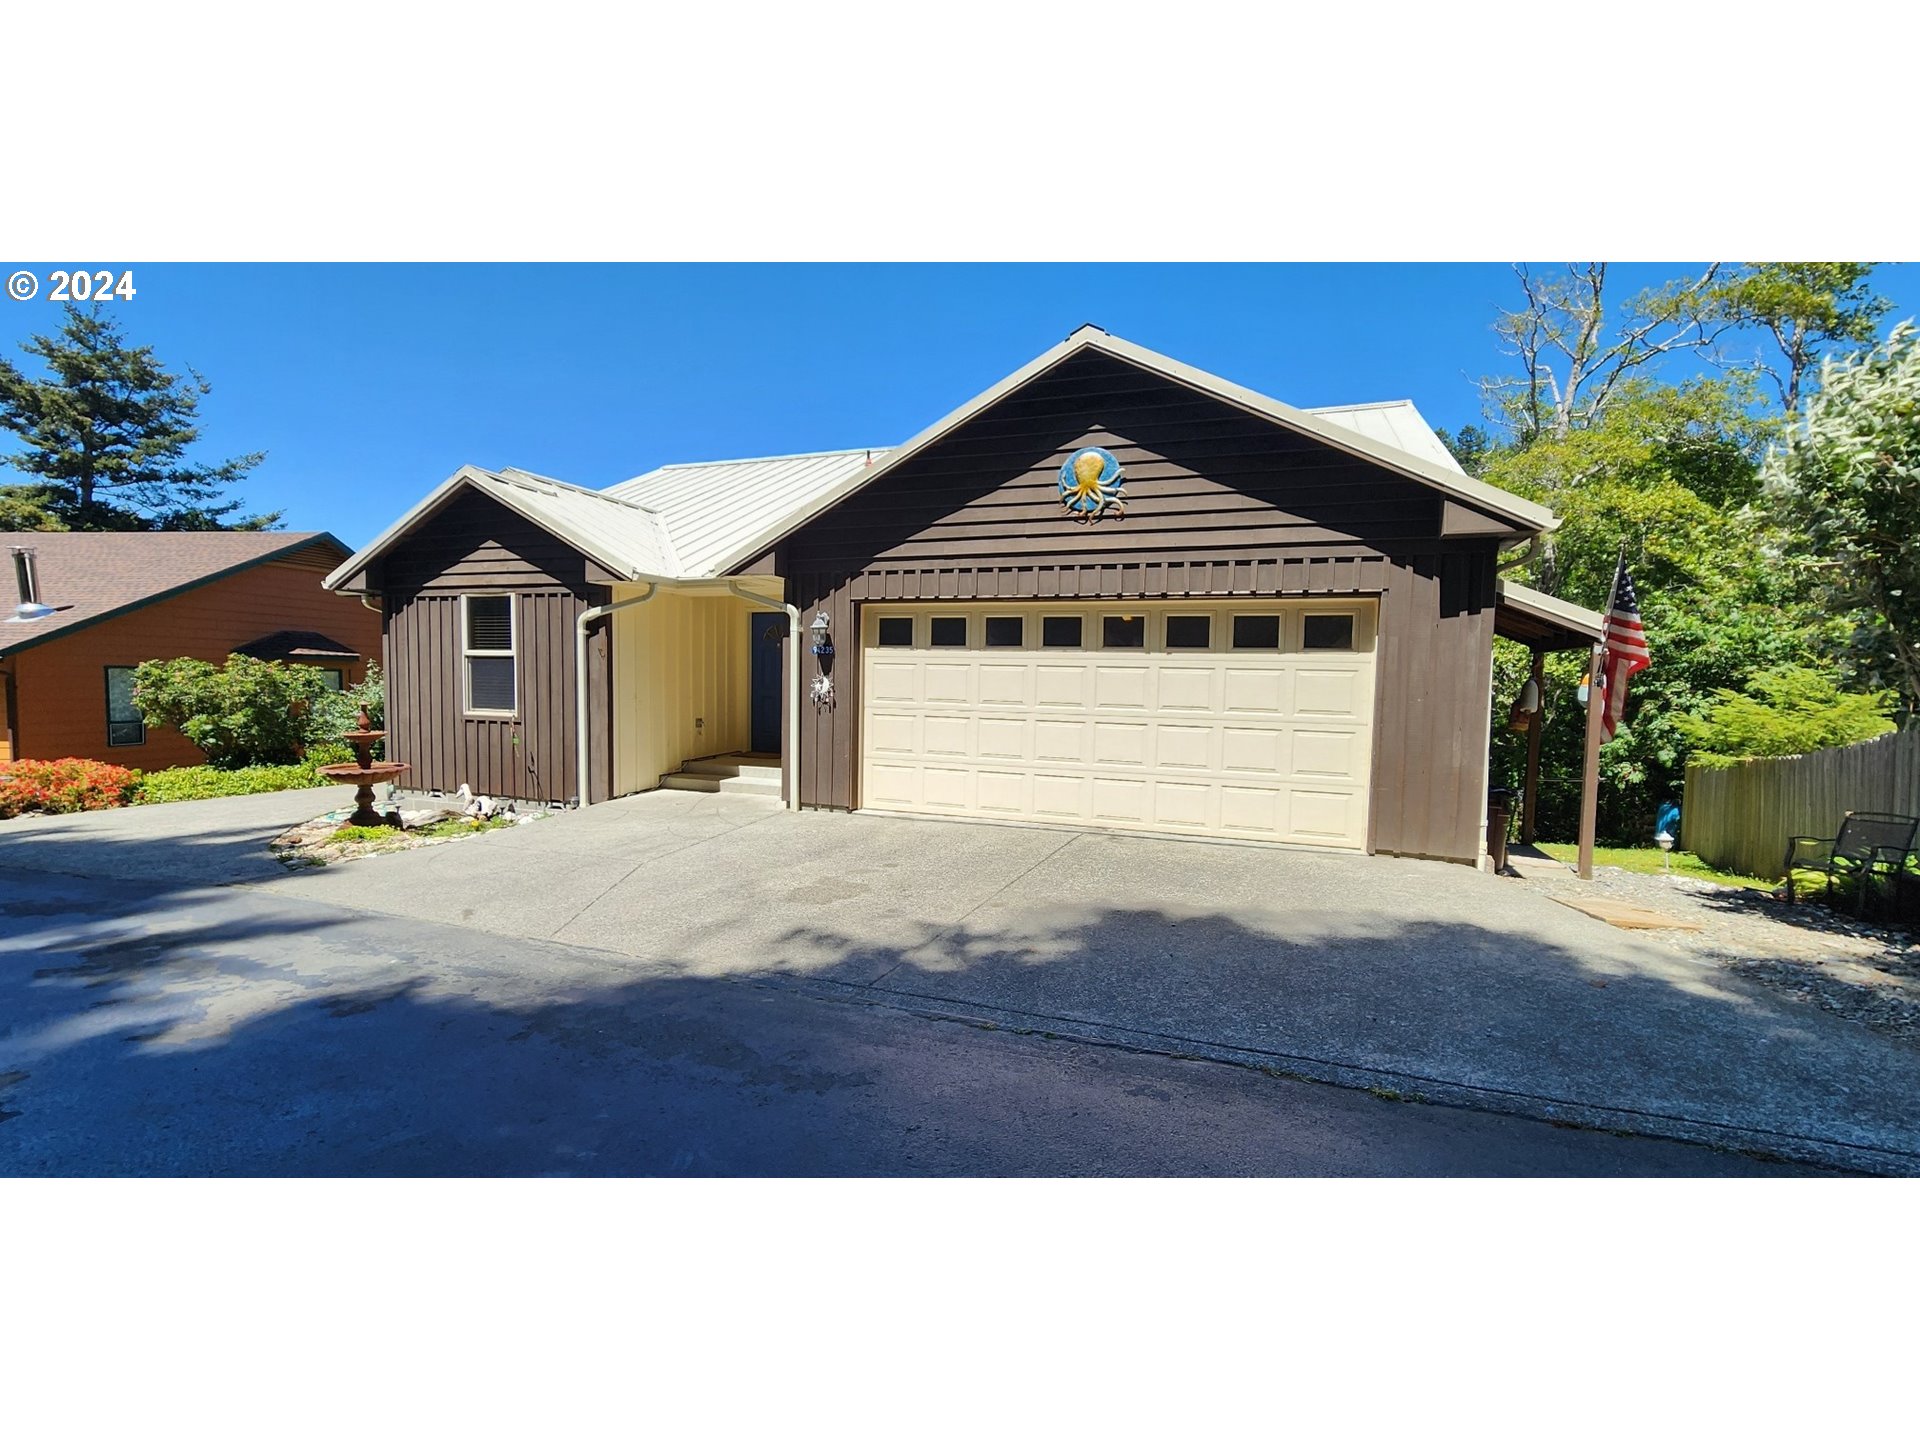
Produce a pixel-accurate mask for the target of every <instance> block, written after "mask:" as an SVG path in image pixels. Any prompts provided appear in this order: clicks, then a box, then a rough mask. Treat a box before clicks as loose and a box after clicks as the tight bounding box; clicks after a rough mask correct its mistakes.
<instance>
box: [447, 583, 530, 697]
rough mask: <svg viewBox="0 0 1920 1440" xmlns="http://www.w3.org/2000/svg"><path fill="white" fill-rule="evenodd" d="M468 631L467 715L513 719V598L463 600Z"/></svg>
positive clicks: (509, 596)
mask: <svg viewBox="0 0 1920 1440" xmlns="http://www.w3.org/2000/svg"><path fill="white" fill-rule="evenodd" d="M460 600H461V609H462V611H463V612H464V614H463V617H462V619H463V625H464V627H465V631H466V645H465V649H466V668H467V713H468V714H469V715H511V714H513V713H514V712H515V709H516V706H517V702H518V698H519V697H518V694H517V687H516V686H515V683H514V674H515V668H516V667H515V665H514V650H513V639H514V636H513V597H512V596H511V595H463V596H461V597H460Z"/></svg>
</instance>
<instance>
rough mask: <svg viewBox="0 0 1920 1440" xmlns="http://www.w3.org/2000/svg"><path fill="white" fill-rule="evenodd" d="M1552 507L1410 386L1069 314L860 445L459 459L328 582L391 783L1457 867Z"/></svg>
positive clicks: (1540, 612) (1572, 631) (1555, 605)
mask: <svg viewBox="0 0 1920 1440" xmlns="http://www.w3.org/2000/svg"><path fill="white" fill-rule="evenodd" d="M1554 523H1555V522H1554V519H1553V517H1552V515H1551V514H1549V513H1548V512H1547V511H1546V510H1544V509H1543V508H1541V507H1540V506H1538V505H1535V504H1533V503H1532V502H1530V501H1527V500H1525V499H1522V498H1520V497H1519V496H1515V495H1511V494H1508V493H1506V492H1504V491H1501V490H1498V489H1496V488H1494V487H1492V486H1490V485H1487V484H1484V483H1483V482H1480V481H1477V480H1474V479H1472V478H1471V477H1469V476H1467V475H1466V474H1464V473H1463V472H1462V471H1461V470H1460V468H1459V467H1458V465H1457V464H1456V463H1455V462H1454V460H1453V458H1452V456H1451V455H1450V454H1449V453H1448V452H1447V450H1446V449H1445V447H1444V446H1443V445H1441V444H1440V442H1439V440H1438V438H1437V437H1436V436H1435V435H1434V434H1433V432H1432V430H1431V429H1429V428H1428V427H1427V425H1426V424H1425V422H1424V421H1423V420H1422V419H1421V418H1420V416H1419V412H1418V411H1417V410H1415V409H1414V407H1413V406H1412V405H1411V404H1410V403H1408V402H1405V401H1395V402H1387V403H1382V404H1373V405H1359V406H1344V407H1336V408H1333V409H1327V410H1318V411H1306V410H1298V409H1294V408H1293V407H1290V406H1286V405H1282V404H1280V403H1279V402H1277V401H1274V400H1271V399H1268V398H1267V397H1265V396H1262V395H1258V394H1256V393H1254V392H1252V391H1249V390H1246V389H1244V388H1242V387H1240V386H1237V385H1234V384H1232V383H1231V382H1229V381H1225V380H1222V379H1220V378H1219V377H1217V376H1212V375H1208V374H1206V373H1204V372H1202V371H1198V370H1195V369H1193V368H1192V367H1190V366H1186V365H1183V364H1181V363H1180V362H1179V361H1176V360H1172V359H1170V358H1168V357H1166V356H1163V355H1158V354H1156V353H1154V352H1153V351H1150V350H1146V349H1143V348H1141V347H1139V346H1136V345H1132V344H1130V343H1128V342H1126V341H1123V340H1119V339H1117V338H1115V337H1113V336H1110V335H1108V334H1106V333H1105V332H1104V331H1100V330H1097V329H1094V328H1092V327H1087V328H1084V329H1082V330H1080V331H1077V332H1075V334H1073V335H1072V336H1070V337H1069V338H1068V339H1067V340H1066V341H1064V342H1062V343H1061V344H1060V345H1057V346H1055V347H1054V348H1053V349H1051V350H1049V351H1047V352H1046V353H1045V354H1043V355H1041V356H1039V357H1038V358H1036V359H1035V360H1033V361H1032V362H1031V363H1029V364H1027V365H1025V366H1023V367H1021V369H1019V370H1017V371H1015V372H1014V373H1013V374H1012V375H1010V376H1008V377H1007V378H1006V379H1005V380H1003V381H1001V382H1000V383H999V384H997V385H995V386H993V387H991V388H990V389H988V390H987V391H986V392H984V393H983V394H981V395H979V396H976V397H975V398H974V399H973V400H970V401H968V402H967V403H966V404H965V405H962V406H961V407H960V408H959V409H957V410H955V411H954V412H953V413H951V414H949V415H947V416H946V417H944V418H943V419H941V420H939V421H937V422H935V423H934V424H933V425H932V426H930V427H928V429H926V430H925V431H923V432H921V434H919V435H917V436H915V437H914V438H913V439H911V440H909V441H907V442H906V443H905V444H903V445H899V446H896V447H893V448H890V449H873V450H864V449H863V450H846V451H834V452H828V453H824V454H811V455H797V456H783V457H774V458H771V459H763V460H749V461H730V462H720V463H715V464H700V465H670V466H666V467H664V468H662V469H660V470H656V471H653V472H651V473H649V474H647V475H642V476H640V477H638V478H636V479H634V480H630V481H627V482H625V483H623V484H620V485H616V486H614V487H612V488H611V489H610V490H607V491H604V492H598V491H592V490H584V489H581V488H579V487H577V486H572V485H567V484H564V483H563V482H560V481H556V480H550V479H547V478H545V477H542V476H537V475H532V474H529V473H527V472H524V471H519V470H503V471H499V472H490V471H485V470H480V469H477V468H474V467H468V468H466V469H463V470H461V471H460V472H458V473H457V474H455V475H454V476H453V477H452V478H451V479H449V480H448V481H447V482H446V483H445V484H443V485H442V486H440V487H439V488H438V489H437V490H435V491H434V492H433V493H432V494H431V495H429V496H428V497H427V498H426V499H425V500H424V501H422V502H421V504H420V505H418V506H416V507H415V508H414V509H413V510H412V511H410V512H408V513H407V514H406V515H404V516H402V517H401V518H400V520H399V521H397V522H396V523H395V524H394V525H393V526H392V527H391V528H390V529H389V530H388V531H386V532H385V533H384V534H383V535H381V536H380V537H379V538H378V539H377V540H375V541H374V542H373V543H372V544H371V545H369V546H368V547H367V548H366V549H365V550H363V551H361V552H360V553H359V554H357V555H355V556H354V557H353V558H352V559H351V560H349V561H347V562H346V563H345V564H344V565H342V566H340V567H339V568H338V569H336V570H335V571H334V572H333V574H332V575H330V576H329V577H328V579H327V584H328V585H329V587H332V588H336V589H339V590H343V591H347V592H357V593H361V594H366V595H378V596H380V597H381V602H382V607H383V610H384V614H385V617H386V625H387V654H388V660H389V669H388V682H389V687H390V689H389V696H388V712H387V713H388V725H389V728H390V730H391V732H392V734H391V738H390V741H389V744H390V747H391V752H392V754H393V756H394V758H397V759H401V760H405V761H408V762H409V763H411V764H412V765H413V767H414V770H413V776H412V777H411V778H412V780H413V783H415V784H418V785H421V786H423V787H428V788H438V789H444V790H451V789H453V788H455V787H457V786H458V785H460V784H461V783H467V784H470V785H472V786H473V787H474V788H475V789H476V790H481V791H489V792H492V793H496V794H507V795H515V796H521V797H525V798H529V799H539V800H548V801H563V800H568V799H574V798H577V797H578V796H579V794H580V791H581V789H582V786H581V783H580V775H581V773H582V770H583V769H584V771H585V774H586V784H585V786H584V789H585V792H586V798H587V799H588V800H589V801H593V800H599V799H604V798H607V797H608V796H611V795H619V794H628V793H631V792H634V791H638V790H647V789H652V788H654V787H656V786H659V785H669V786H676V787H679V788H697V789H714V788H723V789H739V788H745V789H755V788H758V789H762V790H764V791H765V792H767V793H773V794H778V795H780V796H782V797H783V798H784V799H785V800H786V802H787V803H788V804H790V805H794V806H809V807H825V808H833V809H871V810H885V811H892V812H899V813H909V814H927V815H945V816H955V817H970V818H977V819H991V820H1004V821H1018V822H1038V823H1057V824H1067V825H1075V826H1092V827H1102V828H1114V829H1129V830H1142V831H1148V832H1153V833H1160V834H1184V835H1198V836H1210V837H1216V838H1233V839H1247V840H1258V841H1271V842H1279V843H1291V844H1304V845H1316V846H1330V847H1336V848H1345V849H1364V850H1367V851H1379V852H1385V853H1394V854H1403V855H1420V856H1431V857H1435V858H1440V859H1447V860H1455V861H1466V862H1472V861H1474V860H1475V859H1476V858H1477V857H1478V856H1479V855H1480V854H1481V853H1482V847H1483V839H1484V817H1485V813H1486V786H1487V747H1488V738H1489V737H1488V727H1489V714H1490V710H1491V699H1492V697H1491V694H1490V686H1491V681H1492V643H1493V637H1494V635H1495V633H1496V631H1499V632H1500V633H1508V634H1512V635H1514V636H1515V637H1516V638H1520V639H1522V640H1524V641H1525V642H1526V643H1528V644H1530V645H1533V646H1534V647H1535V648H1536V649H1538V650H1545V649H1553V648H1571V647H1575V646H1581V645H1585V644H1588V643H1589V642H1590V639H1591V634H1592V633H1593V632H1594V631H1595V630H1597V626H1598V621H1599V617H1597V616H1594V615H1592V614H1591V613H1590V612H1586V611H1580V610H1578V609H1577V608H1576V607H1572V606H1566V605H1564V604H1562V603H1561V602H1554V601H1545V600H1544V597H1537V596H1532V595H1531V594H1530V592H1526V591H1524V590H1523V589H1521V587H1518V586H1513V585H1506V584H1503V582H1501V581H1500V579H1499V578H1498V577H1499V572H1500V570H1501V568H1502V566H1503V564H1504V563H1507V562H1509V561H1510V560H1511V559H1512V558H1513V557H1515V556H1517V555H1519V554H1520V553H1522V552H1523V551H1524V550H1525V548H1526V547H1527V546H1528V544H1529V543H1531V542H1532V541H1533V540H1534V539H1535V538H1536V537H1538V536H1539V535H1540V534H1542V533H1543V532H1545V531H1548V530H1550V529H1552V527H1553V525H1554ZM1537 602H1544V603H1537Z"/></svg>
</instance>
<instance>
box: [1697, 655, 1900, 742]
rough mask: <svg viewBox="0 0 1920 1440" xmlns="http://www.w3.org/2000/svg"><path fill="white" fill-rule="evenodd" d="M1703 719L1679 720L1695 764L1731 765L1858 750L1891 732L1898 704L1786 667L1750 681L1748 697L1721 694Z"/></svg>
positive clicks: (1893, 698)
mask: <svg viewBox="0 0 1920 1440" xmlns="http://www.w3.org/2000/svg"><path fill="white" fill-rule="evenodd" d="M1713 693H1714V697H1715V704H1714V705H1713V707H1712V708H1711V709H1710V710H1708V711H1707V712H1706V714H1704V715H1698V716H1695V715H1681V716H1679V717H1678V723H1679V727H1680V731H1681V733H1682V734H1684V735H1685V736H1686V737H1687V738H1688V739H1689V740H1690V741H1692V742H1693V746H1694V753H1693V757H1692V758H1693V759H1694V760H1695V761H1696V762H1702V763H1714V762H1721V761H1724V762H1728V763H1730V762H1732V761H1734V760H1737V759H1742V758H1744V757H1747V756H1753V755H1805V754H1807V753H1808V752H1810V751H1813V750H1825V749H1829V748H1832V747H1835V746H1840V745H1855V744H1858V743H1859V742H1860V741H1862V740H1871V739H1872V738H1873V737H1874V736H1876V735H1884V734H1886V733H1887V732H1888V731H1890V730H1892V729H1893V721H1892V720H1891V719H1889V718H1888V716H1889V715H1891V714H1892V712H1893V708H1894V706H1895V705H1896V704H1898V703H1899V697H1898V696H1897V695H1895V694H1894V693H1893V692H1892V691H1891V690H1876V691H1873V692H1871V693H1868V694H1846V693H1843V692H1842V691H1841V689H1840V687H1839V685H1837V684H1836V683H1835V682H1834V678H1833V676H1832V675H1831V674H1830V673H1828V672H1826V671H1822V670H1814V669H1809V668H1808V667H1806V666H1804V665H1784V666H1781V667H1780V668H1779V669H1776V670H1763V671H1761V672H1760V673H1759V674H1757V675H1754V676H1752V677H1750V678H1749V679H1748V681H1747V685H1746V693H1745V694H1742V693H1740V692H1739V691H1736V690H1729V689H1719V690H1715V691H1714V692H1713Z"/></svg>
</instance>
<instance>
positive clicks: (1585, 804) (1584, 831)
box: [1580, 644, 1607, 880]
mask: <svg viewBox="0 0 1920 1440" xmlns="http://www.w3.org/2000/svg"><path fill="white" fill-rule="evenodd" d="M1602 653H1603V651H1602V650H1601V647H1600V646H1599V645H1597V644H1596V645H1595V646H1594V647H1593V657H1592V658H1591V659H1590V660H1589V661H1588V662H1587V745H1586V757H1587V758H1586V766H1585V768H1584V770H1583V771H1582V772H1581V776H1580V878H1581V879H1582V880H1591V879H1592V878H1593V832H1594V828H1595V826H1596V825H1597V823H1598V821H1599V817H1600V738H1601V734H1602V731H1601V728H1600V707H1601V706H1603V705H1605V704H1606V703H1607V697H1606V693H1605V692H1604V691H1603V690H1602V689H1601V688H1600V657H1601V655H1602Z"/></svg>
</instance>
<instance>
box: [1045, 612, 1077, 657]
mask: <svg viewBox="0 0 1920 1440" xmlns="http://www.w3.org/2000/svg"><path fill="white" fill-rule="evenodd" d="M1081 631H1082V626H1081V623H1080V617H1079V616H1078V615H1049V616H1047V617H1046V618H1045V619H1043V620H1042V621H1041V622H1040V643H1041V645H1042V646H1044V647H1045V648H1046V649H1048V650H1078V649H1079V648H1080V636H1081Z"/></svg>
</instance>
